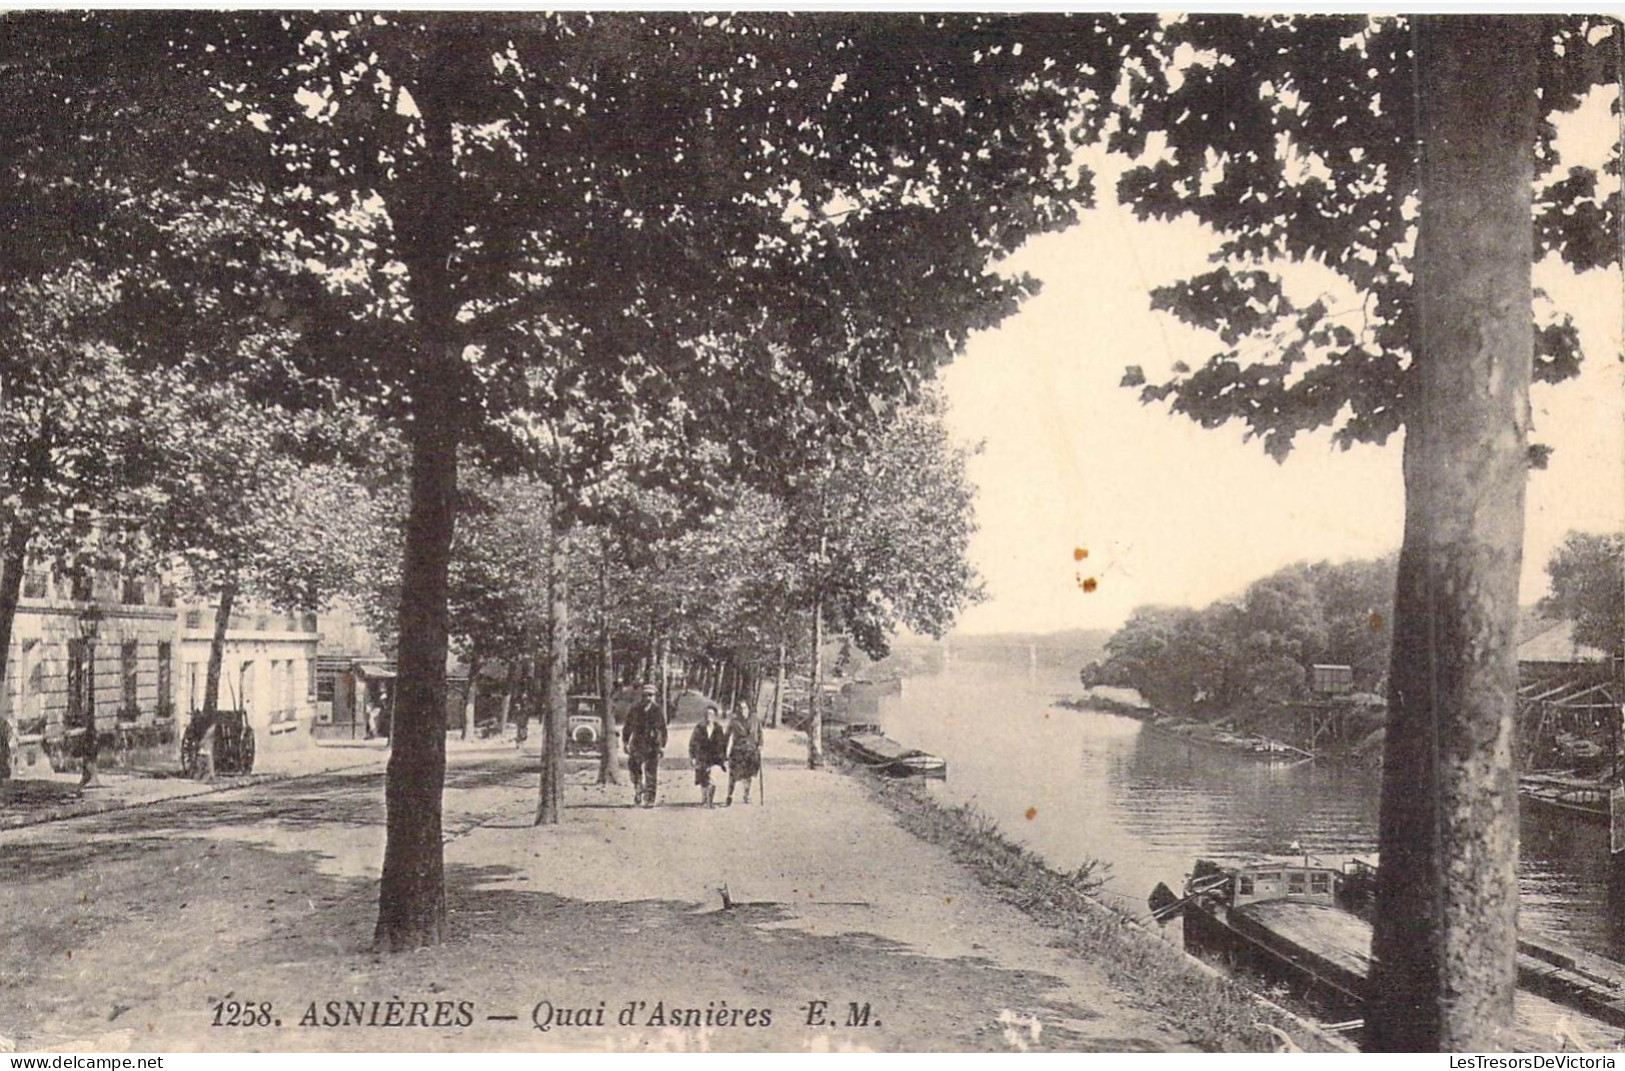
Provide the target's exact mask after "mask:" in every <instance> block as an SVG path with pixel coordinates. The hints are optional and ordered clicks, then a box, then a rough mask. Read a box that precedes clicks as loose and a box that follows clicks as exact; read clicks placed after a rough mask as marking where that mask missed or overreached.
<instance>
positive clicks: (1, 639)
mask: <svg viewBox="0 0 1625 1071" xmlns="http://www.w3.org/2000/svg"><path fill="white" fill-rule="evenodd" d="M32 534H33V532H32V530H31V529H30V528H29V526H28V525H27V524H24V523H23V522H22V521H20V520H13V521H12V522H11V526H10V527H9V528H7V529H6V543H5V548H4V550H0V695H4V694H5V689H6V670H7V667H8V665H9V663H10V662H11V630H12V628H13V627H14V626H15V624H16V621H17V604H18V602H19V601H21V599H22V592H23V570H24V569H26V568H27V566H28V540H29V538H30V536H31V535H32ZM10 779H11V727H10V726H9V725H8V724H7V722H6V720H5V718H4V716H3V715H0V781H9V780H10Z"/></svg>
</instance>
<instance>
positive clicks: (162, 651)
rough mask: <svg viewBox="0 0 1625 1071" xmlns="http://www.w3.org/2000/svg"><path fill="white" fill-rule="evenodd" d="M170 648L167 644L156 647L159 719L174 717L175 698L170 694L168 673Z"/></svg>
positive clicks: (171, 657) (170, 658)
mask: <svg viewBox="0 0 1625 1071" xmlns="http://www.w3.org/2000/svg"><path fill="white" fill-rule="evenodd" d="M171 652H172V648H171V647H170V645H169V644H168V643H160V644H159V645H158V716H159V717H160V718H173V717H174V716H175V697H174V696H173V695H171V694H170V686H169V673H170V662H171V661H172V660H173V656H172V654H171Z"/></svg>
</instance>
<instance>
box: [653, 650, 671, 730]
mask: <svg viewBox="0 0 1625 1071" xmlns="http://www.w3.org/2000/svg"><path fill="white" fill-rule="evenodd" d="M655 649H656V650H657V651H658V652H659V654H658V655H657V656H656V665H657V667H658V669H657V670H656V672H658V673H659V674H660V709H661V710H663V711H665V714H666V720H667V721H668V722H669V721H670V720H671V715H672V709H671V642H670V641H669V640H667V639H666V638H665V637H664V636H662V637H661V638H660V639H659V640H658V641H656V643H655Z"/></svg>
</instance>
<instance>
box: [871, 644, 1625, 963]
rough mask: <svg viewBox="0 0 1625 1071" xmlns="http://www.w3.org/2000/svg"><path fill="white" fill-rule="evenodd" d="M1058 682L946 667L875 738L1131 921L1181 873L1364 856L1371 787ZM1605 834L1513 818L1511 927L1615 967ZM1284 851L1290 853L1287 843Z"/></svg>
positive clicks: (1617, 923)
mask: <svg viewBox="0 0 1625 1071" xmlns="http://www.w3.org/2000/svg"><path fill="white" fill-rule="evenodd" d="M1078 692H1079V688H1078V685H1077V678H1076V677H1075V676H1074V675H1073V674H1072V672H1071V671H1062V670H1053V669H1051V670H1046V669H1042V668H1039V669H1034V670H1031V671H1026V672H1023V671H1021V670H1012V669H1008V668H1004V667H999V666H993V665H988V664H981V663H959V664H955V665H953V666H952V667H950V668H948V669H946V670H944V671H942V672H940V673H935V674H930V675H922V676H915V677H910V678H908V680H907V681H905V684H904V688H903V691H902V694H901V695H895V696H887V697H885V698H883V699H882V700H881V710H880V718H879V720H880V722H881V724H882V725H883V726H884V727H885V730H886V733H887V735H888V736H890V737H892V738H893V739H895V740H897V741H898V742H899V743H902V744H905V745H907V746H910V747H917V748H921V749H923V750H925V751H929V752H931V753H933V754H936V755H940V756H942V757H943V758H944V759H946V760H948V779H947V781H945V782H940V783H939V782H930V784H931V786H932V788H931V790H932V791H933V792H935V793H937V794H938V795H939V797H940V798H941V799H943V800H944V801H945V802H949V803H967V802H970V803H975V804H976V805H977V807H978V808H979V809H980V810H982V811H983V812H984V813H986V814H987V815H988V816H989V817H991V818H993V819H994V820H995V821H997V822H998V824H999V827H1000V828H1001V829H1002V830H1003V831H1004V832H1005V833H1006V834H1007V835H1008V836H1010V837H1011V838H1012V839H1015V840H1018V841H1020V842H1021V843H1023V844H1025V845H1027V846H1028V847H1030V848H1032V849H1033V850H1035V851H1037V852H1039V853H1040V854H1041V855H1043V856H1044V858H1045V859H1046V860H1047V861H1048V862H1049V863H1050V865H1051V866H1054V867H1057V868H1060V869H1065V870H1072V869H1074V868H1076V867H1078V866H1079V865H1081V864H1083V863H1084V862H1085V861H1086V860H1098V861H1099V862H1101V863H1105V864H1107V865H1108V866H1109V868H1110V869H1109V875H1108V878H1107V884H1106V887H1105V890H1104V894H1105V896H1106V898H1108V899H1110V900H1112V901H1113V902H1114V903H1116V904H1118V905H1119V906H1121V907H1123V908H1125V909H1127V910H1129V911H1132V912H1134V913H1135V914H1138V915H1144V914H1146V896H1147V894H1148V893H1149V892H1150V891H1151V889H1152V888H1153V887H1154V886H1155V885H1156V884H1157V882H1159V881H1165V882H1167V883H1168V885H1169V886H1170V887H1171V888H1173V889H1176V890H1177V889H1178V888H1179V887H1180V885H1181V884H1182V882H1183V880H1184V875H1185V874H1186V873H1187V872H1188V871H1189V870H1190V866H1191V863H1192V861H1193V860H1195V859H1197V858H1199V857H1202V856H1217V857H1226V856H1235V855H1238V854H1243V853H1270V854H1293V853H1295V852H1298V851H1308V852H1311V853H1313V854H1314V855H1315V856H1317V857H1319V858H1320V859H1323V860H1325V861H1326V862H1328V863H1333V864H1336V863H1338V862H1341V861H1342V860H1343V859H1344V858H1346V857H1347V856H1348V855H1349V854H1371V853H1374V852H1375V851H1376V839H1377V834H1376V830H1377V806H1378V778H1377V775H1376V774H1374V773H1372V772H1369V771H1355V770H1332V769H1327V768H1325V767H1322V766H1317V765H1316V764H1314V763H1307V762H1302V763H1270V762H1265V761H1260V760H1257V759H1254V758H1250V757H1246V756H1240V755H1233V754H1230V753H1227V752H1224V751H1221V750H1218V749H1214V748H1210V747H1203V746H1200V745H1191V744H1188V743H1185V742H1183V741H1181V740H1178V739H1175V738H1172V737H1169V736H1167V735H1165V734H1162V733H1158V732H1155V731H1150V730H1147V731H1142V726H1141V724H1140V723H1139V722H1138V721H1135V720H1134V719H1131V718H1125V717H1121V716H1118V715H1115V714H1106V713H1098V712H1093V711H1080V710H1071V709H1068V708H1065V707H1059V706H1056V705H1055V700H1056V699H1058V698H1063V697H1067V696H1075V695H1077V694H1078ZM1607 839H1608V838H1607V831H1606V830H1604V829H1599V828H1595V827H1586V826H1576V825H1575V824H1574V823H1572V822H1570V821H1566V820H1556V821H1553V820H1550V819H1546V820H1542V819H1540V818H1539V817H1538V816H1534V815H1530V816H1526V818H1525V821H1524V825H1523V829H1522V841H1523V847H1522V859H1521V863H1520V869H1519V880H1520V887H1521V895H1522V899H1521V903H1520V911H1521V918H1522V919H1523V925H1524V926H1526V927H1532V928H1538V929H1540V930H1543V931H1545V932H1548V933H1551V934H1553V935H1557V936H1561V937H1563V938H1564V939H1565V940H1568V941H1570V942H1572V943H1573V944H1576V945H1579V946H1580V947H1582V948H1587V949H1590V950H1592V951H1595V952H1599V953H1602V954H1604V955H1610V956H1613V957H1614V958H1616V959H1622V960H1625V932H1622V931H1625V925H1622V921H1621V918H1620V916H1621V915H1622V914H1625V897H1622V896H1621V895H1619V894H1618V893H1616V895H1615V897H1614V899H1613V903H1614V904H1615V905H1618V906H1616V907H1614V908H1613V909H1610V897H1609V888H1608V886H1609V866H1608V843H1607ZM1294 845H1296V846H1297V847H1296V848H1294V847H1293V846H1294Z"/></svg>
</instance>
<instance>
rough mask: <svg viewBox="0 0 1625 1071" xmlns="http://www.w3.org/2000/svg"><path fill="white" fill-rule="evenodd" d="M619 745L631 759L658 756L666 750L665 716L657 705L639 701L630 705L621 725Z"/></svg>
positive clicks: (651, 702) (652, 702) (651, 701)
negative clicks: (620, 744) (623, 745)
mask: <svg viewBox="0 0 1625 1071" xmlns="http://www.w3.org/2000/svg"><path fill="white" fill-rule="evenodd" d="M621 743H623V744H625V745H626V753H627V756H628V757H629V758H632V759H641V758H650V757H654V756H658V755H659V754H660V753H661V752H662V751H664V750H666V715H665V713H664V712H662V711H661V709H660V704H659V703H656V702H654V701H653V700H650V701H649V702H647V703H645V702H644V701H643V700H641V699H640V700H638V702H636V703H633V704H632V709H631V710H628V711H627V712H626V721H625V722H624V723H622V725H621Z"/></svg>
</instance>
